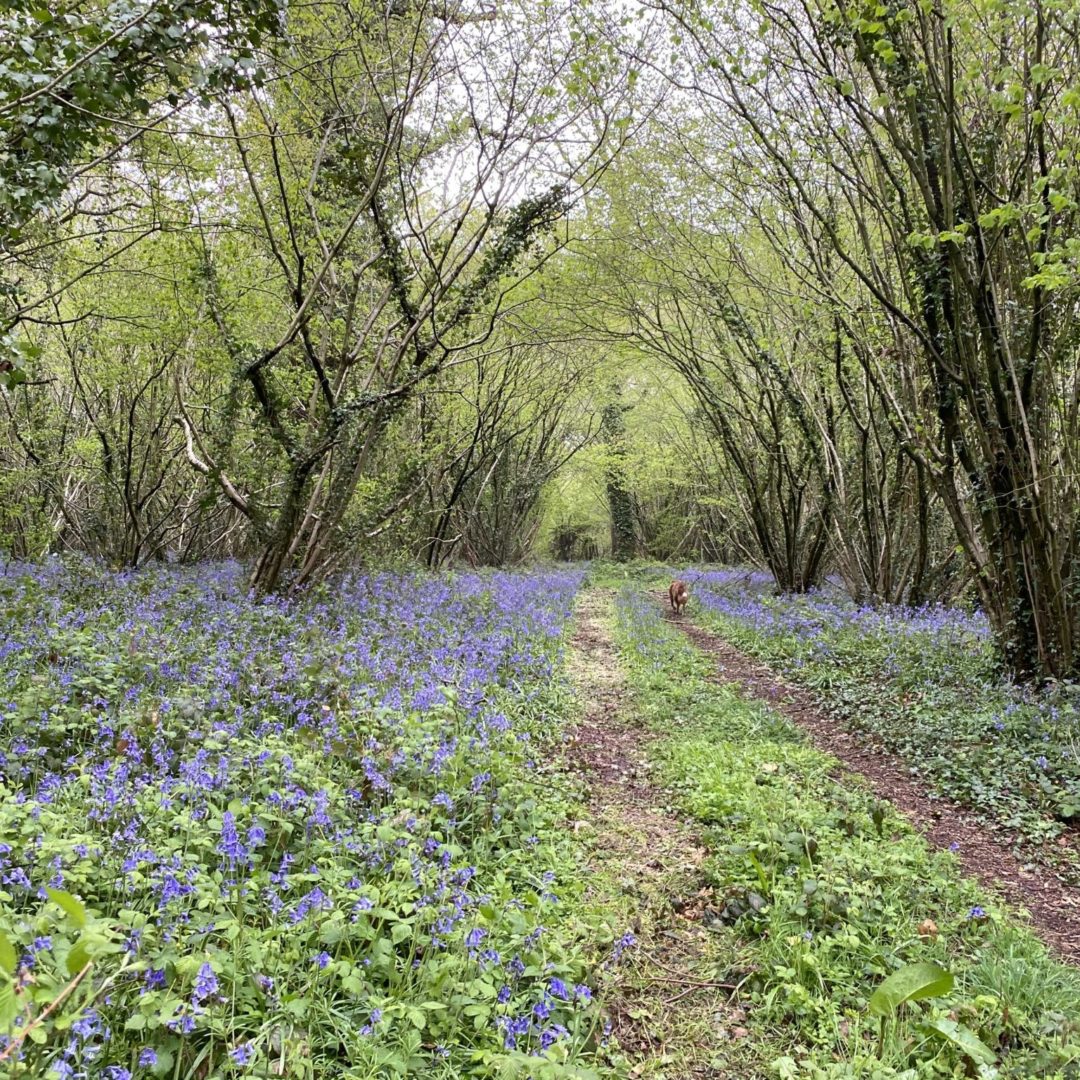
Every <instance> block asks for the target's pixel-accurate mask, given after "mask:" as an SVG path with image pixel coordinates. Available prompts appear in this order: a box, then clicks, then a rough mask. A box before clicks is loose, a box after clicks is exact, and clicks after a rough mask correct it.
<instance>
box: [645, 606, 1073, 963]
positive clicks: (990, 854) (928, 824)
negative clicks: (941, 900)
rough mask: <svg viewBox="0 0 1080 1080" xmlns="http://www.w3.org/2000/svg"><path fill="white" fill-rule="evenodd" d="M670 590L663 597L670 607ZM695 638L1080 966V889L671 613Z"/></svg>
mask: <svg viewBox="0 0 1080 1080" xmlns="http://www.w3.org/2000/svg"><path fill="white" fill-rule="evenodd" d="M666 601H667V595H666V594H664V596H663V602H664V603H665V607H666ZM666 614H667V616H668V618H669V619H671V621H672V622H674V623H675V624H676V625H677V626H678V627H679V628H680V629H681V630H682V631H683V632H684V633H685V634H686V636H687V637H688V638H690V640H691V641H692V642H693V643H694V645H696V646H697V647H698V648H699V649H700V650H701V651H702V652H704V653H705V654H706V655H708V656H711V657H712V658H713V659H714V660H716V662H717V674H716V676H715V680H716V681H717V682H718V683H726V684H733V685H735V686H737V687H741V688H742V690H743V692H744V693H745V694H747V695H748V696H750V697H754V698H757V699H758V700H760V701H762V702H764V703H765V704H767V705H769V706H770V707H771V708H773V709H776V710H777V711H778V712H780V713H782V714H783V715H784V716H787V717H788V718H789V719H790V720H792V721H793V722H794V723H796V724H797V725H798V726H799V727H800V728H802V729H803V730H804V731H806V732H807V734H808V735H809V736H810V739H811V741H812V742H813V743H814V745H815V746H817V747H818V748H819V749H821V750H823V751H825V752H826V753H828V754H831V755H832V756H833V757H835V758H837V759H839V761H840V762H841V764H842V765H843V766H844V767H845V768H846V769H847V770H848V771H849V772H853V773H858V774H860V775H861V776H863V777H864V778H865V779H866V781H867V782H868V783H869V784H870V787H871V788H872V789H873V791H874V793H875V794H876V795H877V796H878V797H879V798H881V799H887V800H888V801H890V802H891V803H892V804H893V805H894V806H895V807H896V808H897V809H898V810H900V811H901V812H902V813H903V814H904V815H906V816H907V818H908V819H909V820H910V821H911V822H912V824H914V825H915V827H916V828H917V829H918V830H919V831H920V832H921V833H922V834H923V835H924V836H925V837H926V838H927V839H928V840H929V841H930V843H932V844H933V845H934V846H935V847H938V848H948V849H950V850H952V851H954V852H955V854H956V857H957V858H958V859H959V861H960V864H961V866H962V867H963V870H964V873H965V874H967V875H969V876H970V877H973V878H975V879H977V880H978V881H980V882H981V883H982V884H983V885H985V886H987V887H988V888H990V889H993V890H996V891H998V892H999V893H1000V894H1001V895H1002V896H1004V898H1005V899H1006V900H1007V901H1008V902H1009V903H1010V904H1013V905H1014V906H1017V907H1020V908H1024V909H1026V910H1027V912H1028V913H1029V915H1030V917H1031V927H1032V929H1033V930H1034V931H1035V932H1036V933H1037V934H1038V935H1039V936H1040V937H1041V938H1042V939H1043V941H1045V942H1046V943H1047V945H1049V946H1050V948H1051V949H1052V950H1053V951H1054V952H1055V953H1056V954H1057V955H1058V956H1059V957H1061V959H1063V960H1066V961H1068V962H1069V963H1072V964H1080V890H1077V889H1076V888H1074V887H1072V886H1070V885H1068V884H1066V883H1065V882H1063V881H1061V880H1059V879H1058V878H1057V877H1055V876H1054V875H1053V874H1052V873H1050V872H1049V871H1047V870H1044V869H1042V868H1039V867H1034V866H1032V867H1028V866H1025V865H1024V864H1023V863H1022V862H1021V861H1020V860H1019V859H1018V858H1017V857H1016V855H1015V854H1013V851H1012V848H1011V845H1010V844H1009V843H1008V841H1007V840H1006V839H999V838H998V837H996V836H995V835H994V834H993V832H991V831H990V830H989V829H988V828H987V826H986V825H985V824H984V823H983V822H980V821H979V820H978V819H977V818H976V817H975V816H974V815H973V814H972V813H971V812H970V811H968V810H966V809H965V808H963V807H961V806H959V805H957V804H956V803H953V802H951V801H949V800H948V799H944V798H941V797H940V796H936V795H932V794H931V793H929V792H928V791H927V790H926V789H925V788H924V787H923V786H922V785H921V784H919V783H918V782H917V781H915V780H913V779H912V778H911V776H910V775H909V774H908V771H907V766H906V765H905V764H904V763H903V762H902V761H901V760H900V759H899V758H897V757H895V756H894V755H891V754H889V753H888V752H887V751H885V750H883V749H881V748H880V747H875V746H873V745H871V744H870V742H869V740H868V739H866V738H865V737H863V736H860V735H859V734H858V733H855V732H852V731H849V730H846V729H845V728H844V727H842V726H840V725H839V724H838V723H837V721H836V720H835V719H832V718H830V717H829V716H827V715H825V713H823V712H822V711H821V709H820V708H819V707H818V705H817V704H816V702H815V701H814V698H813V696H812V695H811V694H810V693H809V692H808V691H806V690H802V689H800V688H798V687H795V686H792V685H791V684H789V683H787V682H785V681H784V680H783V679H782V678H780V676H778V675H777V674H776V673H775V672H774V671H772V670H771V669H770V668H769V667H767V666H766V665H765V664H762V663H759V662H758V661H756V660H754V659H752V658H751V657H749V656H747V655H746V654H745V653H743V652H741V651H740V650H739V649H736V648H735V647H734V646H733V645H731V644H729V643H728V642H727V641H725V640H724V639H723V638H721V637H719V636H718V635H717V634H713V633H711V632H710V631H708V630H704V629H702V628H701V627H700V626H695V625H694V624H693V623H692V622H689V621H688V620H686V619H685V618H679V619H676V618H674V617H673V616H672V614H671V612H669V611H668V612H666Z"/></svg>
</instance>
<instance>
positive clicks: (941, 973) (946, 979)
mask: <svg viewBox="0 0 1080 1080" xmlns="http://www.w3.org/2000/svg"><path fill="white" fill-rule="evenodd" d="M952 988H953V977H952V973H951V972H949V971H946V970H945V969H944V968H941V967H938V965H937V964H908V965H907V966H906V967H902V968H901V969H900V970H899V971H894V972H893V973H892V974H891V975H890V976H889V977H888V978H887V979H886V980H885V981H884V982H883V983H882V984H881V985H880V986H879V987H878V988H877V989H876V990H875V991H874V993H873V994H872V995H871V997H870V1002H869V1008H870V1012H871V1013H873V1014H874V1016H891V1015H892V1014H893V1013H894V1012H896V1010H897V1009H898V1008H899V1007H900V1006H901V1005H903V1004H904V1002H905V1001H921V1000H922V999H923V998H932V997H941V995H942V994H947V993H948V992H949V991H950V990H951V989H952Z"/></svg>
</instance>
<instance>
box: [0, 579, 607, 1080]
mask: <svg viewBox="0 0 1080 1080" xmlns="http://www.w3.org/2000/svg"><path fill="white" fill-rule="evenodd" d="M580 578H581V575H580V574H579V573H576V572H572V571H561V572H558V573H549V574H540V573H535V574H531V575H530V574H516V575H515V574H489V575H477V574H463V575H456V576H447V575H423V576H422V575H417V576H414V577H411V578H408V579H404V578H401V577H392V576H390V575H386V574H383V575H364V576H358V577H356V578H354V579H352V580H349V581H345V582H342V583H340V584H339V587H338V588H337V589H336V590H333V591H327V592H325V593H314V594H312V595H310V596H308V597H306V598H303V599H302V600H300V601H297V602H295V603H294V602H288V603H286V602H284V601H278V600H269V601H264V602H255V601H253V600H251V599H250V598H249V597H248V596H247V595H246V593H245V590H244V587H243V577H242V575H241V573H240V571H239V568H238V567H231V566H204V567H200V568H198V569H197V570H193V571H179V570H178V571H167V570H148V571H145V572H140V573H132V574H110V573H107V572H105V571H104V570H103V569H102V568H100V567H97V566H94V565H92V564H76V565H73V566H64V565H61V564H60V563H55V564H49V565H46V566H42V567H9V568H8V569H7V572H6V574H5V575H4V576H3V578H2V579H0V602H2V607H0V718H2V726H0V1073H3V1074H4V1075H9V1076H13V1077H27V1078H30V1077H35V1078H36V1077H41V1078H43V1080H46V1078H51V1080H65V1078H73V1080H76V1078H78V1080H81V1078H86V1080H131V1078H132V1077H134V1078H135V1080H141V1078H143V1077H151V1076H159V1077H171V1078H173V1080H183V1078H189V1080H213V1078H218V1077H221V1078H226V1077H233V1076H240V1075H242V1074H251V1075H257V1076H287V1077H296V1078H310V1080H314V1078H316V1077H319V1078H322V1077H355V1078H358V1080H361V1078H367V1077H376V1076H378V1077H394V1076H402V1077H403V1076H410V1077H413V1076H425V1077H445V1078H450V1077H460V1076H474V1077H488V1076H495V1075H498V1076H520V1077H525V1076H528V1077H534V1078H540V1077H557V1076H561V1077H581V1076H588V1075H591V1073H590V1063H591V1062H592V1061H593V1059H594V1056H595V1050H596V1043H597V1037H596V1036H597V1033H596V1031H595V1028H596V1026H597V1024H598V1022H599V1014H598V1011H597V1009H596V1006H595V1003H594V1002H593V1001H592V995H591V992H590V990H589V988H588V986H587V983H588V982H589V978H590V974H591V964H592V962H593V960H594V959H595V957H594V956H593V955H592V953H591V951H590V950H591V949H592V948H593V946H592V945H591V944H590V943H589V941H588V940H587V934H584V933H583V932H582V928H581V927H580V926H579V925H577V922H576V918H577V916H576V914H575V911H576V909H575V903H574V901H575V899H576V898H577V897H579V896H580V892H581V889H580V886H579V884H578V882H579V880H580V874H579V873H578V869H579V864H578V857H579V854H580V853H579V850H578V845H577V844H576V843H575V842H574V841H573V838H572V837H569V836H568V834H567V831H566V829H565V818H566V815H567V812H568V804H567V800H566V797H565V796H564V794H562V793H561V789H560V786H559V785H558V784H555V783H553V782H552V780H551V778H550V777H548V776H545V775H544V774H543V771H542V769H543V765H544V762H545V760H546V759H547V758H548V757H549V756H550V754H549V749H550V746H551V743H552V740H553V739H555V738H556V737H557V735H558V732H559V728H560V721H561V717H562V716H563V715H565V713H566V710H567V708H568V706H569V698H568V694H567V690H566V686H565V683H564V681H563V679H562V677H561V674H560V665H561V654H562V644H563V635H564V632H565V628H566V626H567V623H568V619H569V617H570V614H571V608H572V601H573V596H574V592H575V590H576V588H577V586H578V584H579V582H580ZM387 595H393V596H394V597H395V605H394V610H393V611H392V612H391V611H388V610H387V608H386V605H385V603H384V602H383V597H385V596H387Z"/></svg>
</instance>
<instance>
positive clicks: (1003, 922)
mask: <svg viewBox="0 0 1080 1080" xmlns="http://www.w3.org/2000/svg"><path fill="white" fill-rule="evenodd" d="M616 611H617V627H616V638H617V642H618V645H619V649H620V652H621V655H622V657H623V659H624V661H625V663H626V666H627V670H628V681H629V685H630V687H631V688H632V690H633V692H634V695H635V707H636V709H637V711H638V713H639V715H640V716H641V718H642V719H643V720H644V722H646V723H647V724H648V725H650V726H651V727H653V728H654V729H657V730H662V731H665V732H669V733H670V734H669V737H668V738H666V739H665V740H664V741H663V742H662V743H660V744H659V747H660V749H659V753H660V754H661V756H662V763H661V764H662V769H663V771H664V773H665V776H666V779H667V782H668V783H669V785H670V786H671V788H672V789H673V790H674V791H676V792H677V797H678V800H679V802H680V803H681V805H682V807H683V809H684V810H685V811H687V812H689V813H690V814H691V815H693V816H694V817H695V818H697V819H698V820H699V821H700V822H702V823H703V824H704V825H705V826H706V827H707V828H708V839H709V841H710V848H711V851H712V855H711V857H710V862H709V866H708V870H709V873H710V876H711V879H712V885H713V888H714V896H713V900H712V903H711V906H710V907H709V908H707V909H706V911H705V914H704V918H706V919H708V920H710V921H711V923H712V925H713V927H714V928H715V930H716V932H717V933H721V934H730V935H732V936H733V937H735V938H736V939H737V940H738V941H739V942H741V944H742V951H741V960H740V962H739V964H738V965H737V969H736V970H731V971H726V972H720V973H718V975H717V977H718V978H723V979H725V980H726V981H729V982H734V983H738V984H739V986H740V989H739V991H738V995H739V998H740V1002H741V1004H743V1005H744V1006H746V1007H747V1010H748V1016H749V1020H748V1026H749V1028H750V1032H751V1038H753V1039H756V1040H758V1041H759V1044H760V1046H761V1072H762V1073H763V1074H766V1075H773V1076H779V1077H808V1078H839V1077H860V1078H868V1080H869V1078H873V1077H911V1078H916V1077H943V1076H983V1077H991V1076H1000V1077H1047V1078H1051V1077H1052V1078H1062V1080H1064V1078H1066V1077H1073V1076H1078V1075H1080V1031H1078V1028H1077V1020H1076V1018H1077V1017H1080V973H1078V972H1076V971H1075V970H1074V969H1072V968H1069V967H1066V966H1064V965H1062V964H1059V963H1057V962H1056V961H1054V960H1053V959H1052V958H1051V957H1050V956H1049V955H1048V954H1047V952H1046V949H1045V948H1044V946H1043V945H1042V944H1041V943H1040V942H1039V941H1038V940H1037V939H1036V938H1035V937H1034V936H1033V935H1032V934H1031V933H1030V932H1029V931H1028V930H1027V929H1025V928H1024V927H1022V926H1021V925H1019V924H1018V923H1017V922H1016V921H1015V920H1014V919H1013V918H1012V917H1011V916H1010V914H1009V913H1008V912H1007V911H1006V910H1004V909H1003V908H1002V907H1001V906H999V905H998V904H997V903H996V902H995V901H994V899H993V898H991V897H988V896H986V895H984V894H983V893H982V892H981V891H980V889H979V887H978V886H977V885H976V884H975V883H973V882H971V881H969V880H965V879H964V878H963V877H962V876H961V875H960V873H959V871H958V868H957V866H956V863H955V860H954V859H953V858H952V857H951V856H950V855H948V854H945V853H934V852H932V851H931V850H930V849H929V848H928V846H927V845H926V843H925V841H924V840H923V839H922V838H921V837H920V836H918V835H917V834H916V833H915V832H914V831H913V830H912V829H911V827H910V826H909V825H908V824H907V822H906V821H905V820H904V819H902V818H900V817H898V816H897V815H896V814H895V813H894V812H893V811H892V810H891V808H889V807H888V806H885V805H882V804H880V803H878V802H877V801H876V800H875V798H874V796H873V795H872V793H871V792H869V791H868V790H867V789H865V788H864V787H863V786H862V785H860V784H858V783H856V782H853V781H852V779H851V778H850V777H839V778H838V776H837V774H836V764H837V763H836V762H835V760H834V759H832V758H830V757H829V756H827V755H825V754H822V753H820V752H818V751H816V750H815V749H813V748H812V747H810V746H808V745H807V744H806V742H805V741H804V739H803V738H802V736H801V734H800V733H799V732H798V731H797V730H796V729H795V728H794V727H793V725H792V724H791V723H790V722H788V721H787V720H786V719H784V718H782V717H781V716H779V715H777V714H776V713H774V712H772V711H770V710H768V709H767V708H766V707H765V706H763V705H762V704H760V703H755V702H750V701H747V700H746V699H744V698H743V697H741V696H740V695H739V694H737V693H736V692H735V691H734V690H732V689H728V688H724V687H720V686H717V685H715V684H713V683H711V682H710V681H709V678H708V676H709V674H710V665H709V663H708V661H707V660H706V659H705V658H704V657H703V656H702V655H701V654H700V653H698V652H697V650H695V649H694V648H693V647H692V646H691V645H690V644H689V643H688V642H687V641H686V640H685V639H684V638H683V637H682V635H681V634H679V633H678V631H677V630H675V629H674V628H672V627H670V626H669V625H667V624H666V623H665V622H664V620H663V619H662V618H661V617H660V613H659V610H658V609H657V607H656V605H655V603H654V602H652V601H651V600H649V599H647V598H645V597H644V596H642V595H641V590H640V585H633V584H630V585H627V586H626V587H624V588H623V590H622V591H621V592H620V595H619V598H618V602H617V605H616ZM913 964H934V965H938V966H939V967H940V968H943V969H945V970H946V971H948V972H949V973H950V974H951V975H952V976H953V977H954V980H955V981H954V984H953V985H952V986H951V987H948V986H947V984H948V983H949V981H950V980H948V979H945V980H943V982H942V985H940V986H939V987H938V988H937V989H939V990H944V992H942V993H938V994H937V995H935V996H933V997H930V998H927V999H925V1000H922V1001H918V1002H914V1001H912V1002H909V1003H907V1004H901V1005H899V1006H897V1007H895V1008H889V1007H888V1003H887V1002H885V1001H884V999H883V997H882V996H881V995H879V996H878V997H877V998H876V999H874V1000H873V1001H872V997H873V995H874V992H875V991H876V990H877V989H878V987H879V986H881V984H882V983H883V981H884V980H885V979H886V978H888V977H890V976H893V975H894V974H895V973H897V972H900V971H901V970H904V969H907V970H908V973H909V975H910V976H911V978H913V979H915V981H918V979H917V976H918V970H917V969H916V970H913V969H911V968H910V967H909V965H913ZM926 970H928V969H923V971H924V972H925V971H926ZM899 978H900V979H901V981H902V979H903V977H902V976H901V977H899ZM896 981H897V980H895V979H894V980H893V981H892V982H891V983H890V986H892V985H895V983H896ZM930 989H933V987H931V988H930ZM902 995H903V990H901V991H900V993H899V994H898V995H896V996H902ZM893 1000H894V1002H895V997H894V999H893ZM874 1007H877V1008H878V1011H881V1012H884V1013H885V1015H884V1016H883V1017H881V1016H878V1015H876V1014H875V1013H874V1011H873V1008H874ZM976 1040H977V1041H976Z"/></svg>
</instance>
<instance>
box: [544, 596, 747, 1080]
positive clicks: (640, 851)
mask: <svg viewBox="0 0 1080 1080" xmlns="http://www.w3.org/2000/svg"><path fill="white" fill-rule="evenodd" d="M609 611H610V597H609V595H607V594H606V593H604V592H602V591H600V590H596V591H594V592H591V593H589V594H586V595H584V596H582V597H581V598H580V600H579V605H578V614H577V622H576V626H575V633H574V638H573V643H572V652H571V655H570V665H569V667H570V674H571V677H572V679H573V682H574V685H575V689H576V691H577V694H578V698H579V700H580V701H581V703H582V706H583V709H582V712H583V716H582V719H581V720H580V722H579V724H578V725H577V727H576V728H575V730H574V733H573V735H572V736H571V738H570V741H569V744H568V746H567V750H566V761H565V766H566V768H567V769H568V770H570V771H572V772H576V773H578V774H579V775H580V776H581V778H582V779H583V780H584V782H585V785H586V789H587V792H588V817H589V821H588V825H589V826H590V830H591V832H592V836H591V841H592V842H591V845H590V870H591V871H592V873H593V878H592V880H591V882H590V885H589V892H590V894H591V896H592V899H593V900H594V901H596V902H598V903H599V904H601V905H602V906H603V908H604V909H605V910H614V911H615V912H617V916H616V917H617V919H618V921H619V922H620V924H621V929H632V931H633V932H634V934H635V936H636V938H637V944H636V945H635V946H634V947H633V948H631V949H628V950H627V951H626V952H625V953H624V954H623V958H622V961H621V966H620V969H619V971H618V973H617V974H616V975H615V976H614V978H613V986H611V987H609V988H608V989H607V991H606V994H605V997H606V1006H607V1009H608V1011H609V1014H610V1016H611V1021H612V1034H613V1035H614V1037H615V1038H616V1040H617V1042H618V1045H619V1047H620V1048H621V1050H622V1052H623V1053H625V1054H626V1055H627V1056H629V1057H630V1058H631V1060H633V1061H636V1062H637V1063H638V1065H637V1069H638V1070H647V1069H648V1068H649V1065H650V1063H653V1064H655V1063H657V1062H658V1061H660V1060H661V1059H662V1058H665V1057H666V1058H667V1059H668V1063H667V1064H666V1065H665V1066H664V1072H663V1075H664V1076H666V1077H672V1078H674V1077H681V1078H686V1080H689V1078H691V1077H694V1078H721V1077H725V1076H730V1075H734V1074H732V1073H730V1072H729V1071H727V1069H726V1068H725V1069H723V1070H722V1071H720V1070H718V1069H717V1068H716V1067H715V1062H716V1058H717V1057H718V1056H720V1057H723V1058H724V1059H725V1061H726V1060H727V1059H729V1058H730V1057H736V1058H738V1057H739V1056H740V1050H739V1047H738V1046H737V1044H738V1043H739V1042H740V1040H743V1039H745V1036H746V1034H747V1032H746V1029H745V1028H743V1027H742V1026H741V1024H742V1023H743V1021H744V1019H745V1017H744V1015H743V1013H742V1012H741V1010H740V1009H738V1008H737V1007H734V1006H732V1005H730V1004H729V998H730V992H731V988H730V987H728V986H726V985H725V984H723V983H721V982H719V981H717V980H718V976H717V971H718V970H724V964H725V963H727V962H729V961H730V959H731V958H730V957H728V956H721V955H720V952H721V950H722V949H723V948H724V945H723V943H722V942H721V941H720V940H719V939H718V937H717V935H715V934H712V933H710V932H709V931H708V930H707V929H706V928H705V927H704V925H703V924H702V922H701V912H702V910H703V909H704V908H705V906H706V903H707V901H708V899H709V896H710V891H709V890H708V889H706V888H704V887H703V878H702V869H701V864H702V862H703V860H704V858H705V856H706V851H705V849H704V848H703V847H702V846H701V842H700V840H699V837H698V836H697V834H696V832H695V830H694V829H693V827H692V826H691V825H690V824H688V823H687V822H685V821H683V820H682V819H681V818H680V817H679V816H678V815H677V814H675V813H673V812H671V811H669V810H667V809H665V807H666V806H667V804H668V803H669V802H670V795H669V794H668V793H667V792H666V791H664V789H663V788H662V787H660V786H658V785H657V784H656V783H655V782H654V780H653V779H652V778H651V777H650V766H649V761H648V751H649V748H650V746H651V745H652V744H653V743H654V742H655V741H656V740H657V738H658V736H656V735H655V734H653V733H651V732H649V731H648V730H646V729H645V728H644V727H642V726H640V725H638V724H635V723H634V722H633V717H632V715H631V713H630V711H629V709H628V708H627V705H628V695H627V692H626V688H625V685H624V682H623V678H622V674H621V669H620V666H619V659H618V655H617V653H616V651H615V647H614V644H613V642H612V639H611V634H610V630H609V625H608V618H607V616H608V613H609ZM676 909H679V910H678V911H676ZM621 929H620V930H619V931H618V932H620V933H621ZM722 1044H726V1046H725V1050H724V1053H722V1054H719V1049H718V1048H719V1047H720V1046H721V1045H722ZM746 1049H747V1050H749V1049H750V1048H749V1047H747V1048H746ZM637 1074H638V1073H637V1072H634V1073H632V1075H637ZM741 1075H746V1074H745V1073H741Z"/></svg>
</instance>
